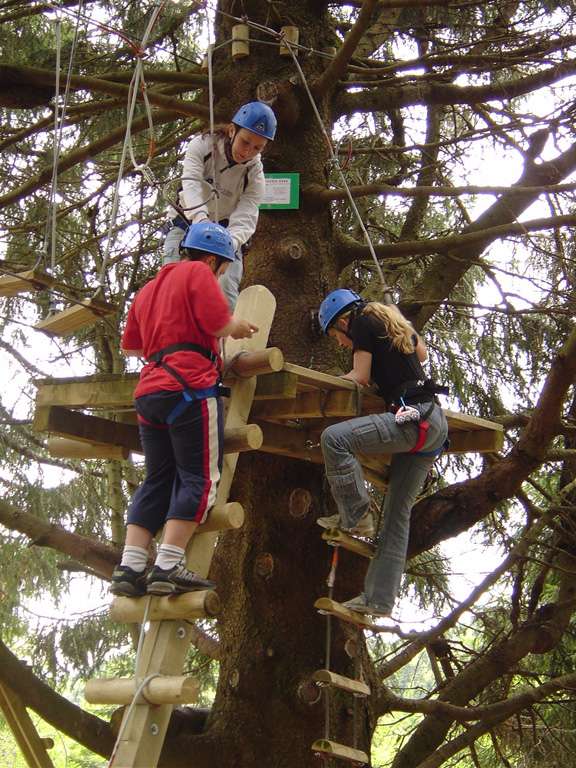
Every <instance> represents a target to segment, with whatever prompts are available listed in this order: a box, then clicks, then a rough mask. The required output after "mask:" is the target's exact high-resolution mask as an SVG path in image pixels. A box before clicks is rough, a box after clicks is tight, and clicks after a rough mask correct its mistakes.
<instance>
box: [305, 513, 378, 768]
mask: <svg viewBox="0 0 576 768" xmlns="http://www.w3.org/2000/svg"><path fill="white" fill-rule="evenodd" d="M322 539H323V540H324V541H326V542H327V543H328V544H330V545H332V546H335V547H342V549H347V550H348V551H349V552H353V553H354V554H356V555H359V556H360V557H366V558H372V557H373V556H374V547H373V545H372V544H369V543H368V542H367V541H363V540H361V539H358V538H356V537H355V536H350V535H349V534H348V533H345V532H344V531H341V530H339V529H338V528H329V529H328V530H326V531H324V532H323V534H322ZM314 607H315V608H316V609H317V611H318V612H319V613H321V614H324V615H328V616H334V617H336V618H337V619H339V620H340V621H345V622H349V623H351V624H354V625H355V626H357V627H358V628H359V629H374V625H373V624H372V622H371V621H370V620H369V619H367V618H366V617H365V616H362V614H360V613H356V612H355V611H351V610H349V609H348V608H345V607H344V606H343V605H342V604H341V603H337V602H336V601H335V600H332V599H330V598H329V597H321V598H319V599H318V600H316V602H315V603H314ZM327 620H328V621H329V620H330V619H329V618H328V619H327ZM312 680H314V681H315V682H316V683H317V684H318V685H319V686H321V687H327V686H328V687H330V688H336V689H338V690H341V691H344V692H346V693H349V694H352V695H353V696H357V697H366V696H370V688H369V687H368V685H366V683H364V682H363V681H362V680H356V679H354V678H350V677H344V676H343V675H339V674H337V673H336V672H333V671H332V670H330V669H319V670H317V671H316V672H314V674H313V675H312ZM311 749H312V751H313V752H314V754H315V755H318V756H319V757H323V758H334V759H338V760H342V761H345V762H348V763H352V764H354V765H358V766H361V765H368V764H369V763H370V758H369V757H368V755H367V754H366V753H365V752H363V751H362V750H360V749H356V747H349V746H346V745H345V744H340V743H339V742H337V741H332V740H331V739H329V738H323V739H317V740H316V741H315V742H314V743H313V744H312V747H311Z"/></svg>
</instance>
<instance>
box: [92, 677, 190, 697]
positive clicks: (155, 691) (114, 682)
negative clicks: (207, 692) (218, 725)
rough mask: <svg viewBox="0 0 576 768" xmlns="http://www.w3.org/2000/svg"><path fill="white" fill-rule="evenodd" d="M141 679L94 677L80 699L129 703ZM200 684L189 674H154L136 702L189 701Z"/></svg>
mask: <svg viewBox="0 0 576 768" xmlns="http://www.w3.org/2000/svg"><path fill="white" fill-rule="evenodd" d="M140 685H141V682H139V681H137V680H134V679H133V678H97V679H95V680H89V681H88V682H87V683H86V686H85V688H84V698H85V699H86V701H88V702H90V704H130V703H131V702H132V700H133V698H134V696H135V694H136V693H137V691H138V688H139V686H140ZM199 691H200V684H199V683H198V681H197V680H195V679H194V678H193V677H186V676H181V677H166V676H161V677H155V678H154V679H153V680H150V681H149V682H148V683H147V684H146V685H145V686H144V688H143V689H142V690H141V692H140V695H139V697H138V701H139V702H146V703H148V704H193V703H194V702H195V701H196V699H197V698H198V693H199Z"/></svg>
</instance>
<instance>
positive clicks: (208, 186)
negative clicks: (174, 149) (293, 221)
mask: <svg viewBox="0 0 576 768" xmlns="http://www.w3.org/2000/svg"><path fill="white" fill-rule="evenodd" d="M275 135H276V116H275V114H274V112H273V110H272V109H271V108H270V107H269V106H268V105H267V104H264V103H263V102H260V101H252V102H249V103H248V104H244V105H243V106H241V107H240V108H239V109H238V111H237V112H236V114H235V115H234V117H233V118H232V122H231V123H229V124H228V125H224V126H219V127H217V129H216V130H215V131H214V133H213V134H210V133H203V134H201V135H199V136H195V137H194V138H193V139H192V140H191V141H190V142H189V144H188V147H187V149H186V155H185V157H184V167H183V172H182V190H181V192H180V196H179V204H180V207H181V208H182V210H183V212H184V214H185V215H186V219H187V220H188V221H186V220H185V219H184V218H183V217H182V216H181V215H180V214H177V213H176V211H175V210H173V213H174V214H175V215H174V217H173V218H172V219H171V221H170V223H169V227H168V230H167V234H166V240H165V241H164V258H163V263H164V264H169V263H171V262H175V261H179V260H180V243H181V242H182V239H183V237H184V234H185V231H186V230H187V228H188V223H190V224H197V223H198V222H199V221H202V220H203V219H211V220H212V221H217V222H218V223H219V224H222V225H223V226H225V227H226V228H227V229H228V233H229V235H230V236H231V238H232V242H233V244H234V250H235V252H236V261H235V262H234V263H232V264H231V265H230V266H229V268H228V270H227V272H226V273H225V274H224V275H223V276H222V278H221V279H220V287H221V288H222V290H223V292H224V295H225V296H226V298H227V299H228V303H229V304H230V308H231V309H232V310H233V309H234V307H235V306H236V301H237V299H238V292H239V286H240V281H241V280H242V273H243V271H244V268H243V262H242V256H243V246H245V245H246V243H247V242H248V240H249V239H250V238H251V237H252V235H253V234H254V231H255V230H256V225H257V223H258V206H259V204H260V203H261V202H262V200H263V199H264V189H265V183H264V171H263V168H262V161H261V159H260V153H261V152H262V151H263V149H264V148H265V146H266V144H267V143H268V142H269V141H272V140H273V139H274V137H275Z"/></svg>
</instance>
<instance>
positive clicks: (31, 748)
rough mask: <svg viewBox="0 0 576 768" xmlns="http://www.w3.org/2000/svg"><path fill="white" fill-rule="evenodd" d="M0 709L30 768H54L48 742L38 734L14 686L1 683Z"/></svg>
mask: <svg viewBox="0 0 576 768" xmlns="http://www.w3.org/2000/svg"><path fill="white" fill-rule="evenodd" d="M0 711H1V712H2V714H3V715H4V719H5V720H6V722H7V723H8V725H9V726H10V729H11V731H12V733H13V734H14V738H15V740H16V743H17V744H18V748H19V749H20V751H21V752H22V755H23V757H24V759H25V760H26V763H27V764H28V765H29V766H30V768H54V763H53V762H52V760H51V759H50V757H49V756H48V752H47V751H46V742H45V741H44V740H43V739H41V738H40V736H39V735H38V732H37V730H36V728H35V726H34V723H33V722H32V719H31V718H30V715H29V714H28V711H27V709H26V707H25V706H24V705H23V704H22V701H21V699H20V697H19V696H18V695H17V694H16V693H15V692H14V691H13V690H12V688H9V687H8V686H7V685H5V684H4V683H0Z"/></svg>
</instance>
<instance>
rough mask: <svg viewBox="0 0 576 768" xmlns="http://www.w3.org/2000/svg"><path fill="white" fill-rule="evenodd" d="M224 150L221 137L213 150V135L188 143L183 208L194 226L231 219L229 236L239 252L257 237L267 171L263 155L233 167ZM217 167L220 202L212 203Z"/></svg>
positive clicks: (215, 142) (185, 158)
mask: <svg viewBox="0 0 576 768" xmlns="http://www.w3.org/2000/svg"><path fill="white" fill-rule="evenodd" d="M224 146H225V145H224V139H223V138H222V137H220V136H215V137H214V146H213V140H212V137H211V136H210V134H205V135H200V136H195V137H194V138H193V139H192V140H191V141H190V142H189V144H188V147H187V148H186V154H185V156H184V167H183V171H182V191H181V192H180V205H181V206H182V208H183V209H184V212H185V214H186V217H187V218H188V220H189V221H190V222H191V223H192V224H194V223H195V222H196V221H200V220H201V219H205V218H206V217H208V218H210V219H212V221H216V220H218V221H221V220H222V219H228V220H229V223H228V227H227V228H228V232H229V233H230V236H231V237H232V241H233V243H234V249H235V250H238V248H239V247H240V246H241V245H244V243H245V242H246V241H247V240H249V239H250V237H251V236H252V235H253V234H254V231H255V229H256V225H257V224H258V205H259V204H260V203H261V202H262V200H263V199H264V189H265V181H264V170H263V168H262V161H261V160H260V155H256V157H254V158H252V160H248V162H246V163H241V164H237V163H235V164H233V165H230V163H229V162H228V158H227V157H226V152H225V149H224ZM213 163H215V166H214V165H213ZM214 167H215V170H216V174H215V175H216V180H215V183H214V186H215V188H216V190H217V191H218V194H219V196H218V199H217V200H215V199H214V198H211V199H209V198H210V197H211V192H212V186H211V184H210V182H212V173H213V170H214ZM207 200H208V202H206V201H207ZM195 206H198V207H195Z"/></svg>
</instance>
